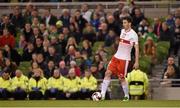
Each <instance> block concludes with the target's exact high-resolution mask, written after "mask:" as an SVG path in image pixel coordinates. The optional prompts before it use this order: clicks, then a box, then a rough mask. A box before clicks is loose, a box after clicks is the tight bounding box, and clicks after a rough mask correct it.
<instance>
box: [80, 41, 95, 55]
mask: <svg viewBox="0 0 180 108" xmlns="http://www.w3.org/2000/svg"><path fill="white" fill-rule="evenodd" d="M81 53H82V54H87V56H88V57H91V55H92V47H91V44H90V41H88V40H84V41H83V42H82V48H81Z"/></svg>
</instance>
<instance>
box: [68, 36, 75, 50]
mask: <svg viewBox="0 0 180 108" xmlns="http://www.w3.org/2000/svg"><path fill="white" fill-rule="evenodd" d="M69 46H74V47H75V48H76V49H77V47H78V45H77V43H76V40H75V38H74V37H69V38H68V41H67V45H66V50H67V49H68V48H69Z"/></svg>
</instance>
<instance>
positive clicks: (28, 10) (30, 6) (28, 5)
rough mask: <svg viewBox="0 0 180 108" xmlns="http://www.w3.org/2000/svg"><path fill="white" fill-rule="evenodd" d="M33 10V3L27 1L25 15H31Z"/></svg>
mask: <svg viewBox="0 0 180 108" xmlns="http://www.w3.org/2000/svg"><path fill="white" fill-rule="evenodd" d="M32 10H33V5H32V4H31V3H27V5H26V8H25V11H24V16H25V17H30V16H31V12H32Z"/></svg>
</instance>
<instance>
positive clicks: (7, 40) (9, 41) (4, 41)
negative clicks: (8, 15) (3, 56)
mask: <svg viewBox="0 0 180 108" xmlns="http://www.w3.org/2000/svg"><path fill="white" fill-rule="evenodd" d="M5 45H9V46H11V47H12V48H14V47H15V38H14V36H13V35H11V34H10V33H9V30H8V29H3V35H2V36H0V47H4V46H5Z"/></svg>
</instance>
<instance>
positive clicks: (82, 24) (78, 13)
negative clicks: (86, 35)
mask: <svg viewBox="0 0 180 108" xmlns="http://www.w3.org/2000/svg"><path fill="white" fill-rule="evenodd" d="M75 21H76V22H77V24H78V28H79V32H80V33H82V29H80V28H84V27H85V25H86V23H87V20H86V19H84V18H83V16H82V15H81V11H80V10H76V11H75Z"/></svg>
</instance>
